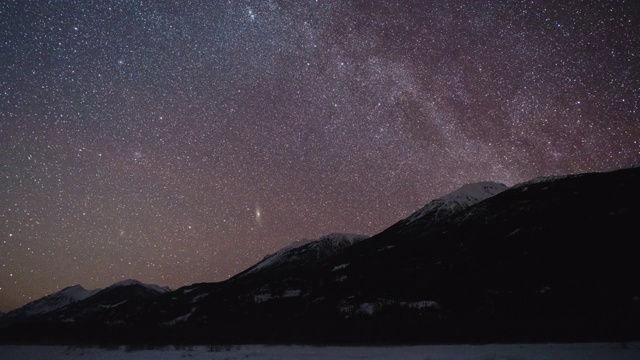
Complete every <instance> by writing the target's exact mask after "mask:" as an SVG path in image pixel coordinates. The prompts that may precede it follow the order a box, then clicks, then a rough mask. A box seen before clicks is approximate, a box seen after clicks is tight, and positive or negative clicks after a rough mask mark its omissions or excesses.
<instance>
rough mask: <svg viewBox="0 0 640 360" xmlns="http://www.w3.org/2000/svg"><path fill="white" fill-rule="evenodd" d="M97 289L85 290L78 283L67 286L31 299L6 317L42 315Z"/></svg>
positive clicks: (87, 295)
mask: <svg viewBox="0 0 640 360" xmlns="http://www.w3.org/2000/svg"><path fill="white" fill-rule="evenodd" d="M98 291H100V289H96V290H87V289H85V288H83V287H82V286H80V285H74V286H69V287H66V288H64V289H62V290H60V291H58V292H55V293H53V294H49V295H47V296H45V297H42V298H40V299H38V300H35V301H32V302H30V303H28V304H26V305H25V306H23V307H21V308H19V309H16V310H14V311H11V312H9V313H8V314H7V317H8V318H19V317H20V318H26V317H31V316H35V315H43V314H46V313H49V312H51V311H54V310H58V309H61V308H63V307H65V306H67V305H69V304H72V303H75V302H78V301H81V300H84V299H86V298H88V297H89V296H91V295H93V294H95V293H96V292H98Z"/></svg>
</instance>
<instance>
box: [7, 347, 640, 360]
mask: <svg viewBox="0 0 640 360" xmlns="http://www.w3.org/2000/svg"><path fill="white" fill-rule="evenodd" d="M0 359H22V360H36V359H48V360H55V359H105V360H110V359H208V360H211V359H256V360H260V359H272V360H275V359H419V360H444V359H451V360H453V359H474V360H475V359H477V360H543V359H544V360H554V359H558V360H560V359H562V360H574V359H575V360H577V359H580V360H596V359H597V360H601V359H602V360H604V359H608V360H618V359H620V360H623V359H629V360H637V359H640V343H628V344H627V343H598V344H537V345H531V344H514V345H420V346H391V347H365V346H363V347H353V346H344V347H338V346H319V347H316V346H268V345H243V346H211V347H203V346H199V347H194V348H191V349H189V348H185V349H180V350H177V349H175V348H173V347H168V348H166V349H164V350H136V349H132V348H125V347H119V348H116V349H98V348H70V347H65V346H0Z"/></svg>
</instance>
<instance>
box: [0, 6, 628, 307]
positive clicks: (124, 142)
mask: <svg viewBox="0 0 640 360" xmlns="http://www.w3.org/2000/svg"><path fill="white" fill-rule="evenodd" d="M639 20H640V9H639V7H638V3H637V2H636V1H596V0H594V1H558V2H550V1H523V0H522V1H475V0H469V1H446V0H445V1H440V0H438V1H427V0H425V1H409V0H407V1H402V0H397V1H391V0H381V1H348V0H344V1H343V0H305V1H302V0H291V1H276V0H273V1H269V0H257V1H235V0H233V1H231V0H229V1H146V0H135V1H134V0H120V1H116V0H95V1H92V0H82V1H76V0H69V1H62V0H60V1H55V0H50V1H44V0H43V1H27V0H14V1H12V0H7V1H3V2H2V3H0V23H1V26H0V69H1V71H0V311H5V312H6V311H9V310H12V309H14V308H17V307H19V306H21V305H24V304H25V303H27V302H29V301H32V300H35V299H37V298H39V297H41V296H44V295H46V294H48V293H51V292H55V291H58V290H60V289H61V288H63V287H66V286H69V285H74V284H82V285H83V286H84V287H85V288H87V289H92V288H100V287H106V286H108V285H110V284H112V283H114V282H116V281H120V280H123V279H128V278H134V279H138V280H140V281H143V282H147V283H155V284H159V285H162V286H169V287H171V288H178V287H180V286H184V285H188V284H192V283H197V282H214V281H222V280H225V279H228V278H229V277H230V276H233V275H234V274H237V273H238V272H240V271H242V270H244V269H246V268H247V267H249V266H251V265H253V264H254V263H256V262H257V261H259V260H260V259H262V258H263V257H264V256H266V255H267V254H269V253H273V252H274V251H276V250H278V249H279V248H281V247H283V246H286V245H288V244H290V243H292V242H294V241H296V240H300V239H313V238H317V237H320V236H322V235H325V234H327V233H332V232H343V233H357V234H366V235H373V234H375V233H377V232H379V231H381V230H384V229H385V228H386V227H388V226H390V225H392V224H393V223H394V222H396V221H398V220H400V219H402V218H404V217H406V216H408V215H410V214H411V213H412V212H413V211H415V210H416V209H418V208H420V207H422V206H424V205H425V204H426V203H427V202H429V201H430V200H432V199H434V198H437V197H439V196H442V195H444V194H446V193H448V192H450V191H453V190H455V189H456V188H458V187H460V186H462V185H464V184H466V183H471V182H477V181H498V182H502V183H505V184H507V185H509V186H511V185H514V184H516V183H519V182H522V181H527V180H530V179H532V178H535V177H538V176H549V175H558V174H569V173H580V172H593V171H609V170H614V169H618V168H622V167H629V166H633V165H634V164H637V163H638V162H640V118H639V115H640V112H639V104H638V101H639V98H640V21H639Z"/></svg>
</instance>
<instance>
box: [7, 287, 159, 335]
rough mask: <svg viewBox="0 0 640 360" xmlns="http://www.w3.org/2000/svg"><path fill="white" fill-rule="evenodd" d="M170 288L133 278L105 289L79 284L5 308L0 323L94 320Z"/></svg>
mask: <svg viewBox="0 0 640 360" xmlns="http://www.w3.org/2000/svg"><path fill="white" fill-rule="evenodd" d="M168 291H170V289H168V288H163V287H160V286H158V285H153V284H143V283H141V282H139V281H137V280H124V281H120V282H118V283H115V284H113V285H111V286H109V287H107V288H105V289H96V290H91V291H89V290H86V289H84V288H83V287H82V286H80V285H75V286H71V287H67V288H65V289H63V290H61V291H59V292H57V293H54V294H51V295H47V296H45V297H43V298H40V299H38V300H35V301H33V302H31V303H29V304H27V305H25V306H23V307H21V308H18V309H16V310H14V311H11V312H9V313H8V314H7V315H6V316H5V317H4V318H2V323H1V325H3V326H5V327H6V326H8V325H10V324H14V323H20V322H25V321H28V322H30V323H42V322H58V321H60V322H64V323H75V322H76V321H78V320H80V319H91V320H95V317H96V314H101V313H103V312H107V311H108V310H110V309H113V308H116V307H118V306H120V305H122V304H125V303H127V302H131V303H139V302H141V301H145V300H149V299H151V298H153V297H156V296H159V295H161V294H163V293H166V292H168Z"/></svg>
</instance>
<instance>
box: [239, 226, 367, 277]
mask: <svg viewBox="0 0 640 360" xmlns="http://www.w3.org/2000/svg"><path fill="white" fill-rule="evenodd" d="M367 238H368V236H366V235H358V234H340V233H331V234H327V235H324V236H322V237H320V238H318V239H315V240H309V239H302V240H298V241H295V242H293V243H291V244H290V245H289V246H286V247H284V248H282V249H280V250H278V251H277V252H275V253H273V254H270V255H267V256H265V258H264V259H263V260H262V261H261V262H259V263H258V264H256V265H255V266H254V267H253V268H250V269H249V271H247V272H246V273H245V274H249V273H255V272H257V271H259V270H261V269H264V268H267V267H272V266H274V265H277V264H283V263H294V262H304V261H312V260H318V259H321V258H324V257H327V256H331V255H333V254H335V253H337V252H338V251H339V250H341V249H344V248H345V247H347V246H350V245H353V244H355V243H356V242H359V241H362V240H364V239H367Z"/></svg>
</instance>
